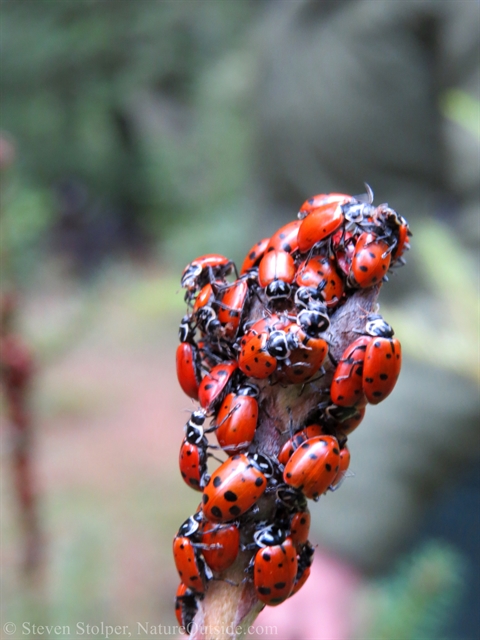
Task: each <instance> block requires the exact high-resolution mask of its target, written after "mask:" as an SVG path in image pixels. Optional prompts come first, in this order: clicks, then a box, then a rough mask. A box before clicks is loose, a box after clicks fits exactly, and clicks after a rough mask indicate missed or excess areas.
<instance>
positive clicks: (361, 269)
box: [359, 264, 368, 272]
mask: <svg viewBox="0 0 480 640" xmlns="http://www.w3.org/2000/svg"><path fill="white" fill-rule="evenodd" d="M359 269H360V271H363V272H366V271H368V267H366V266H365V265H364V264H362V265H360V266H359Z"/></svg>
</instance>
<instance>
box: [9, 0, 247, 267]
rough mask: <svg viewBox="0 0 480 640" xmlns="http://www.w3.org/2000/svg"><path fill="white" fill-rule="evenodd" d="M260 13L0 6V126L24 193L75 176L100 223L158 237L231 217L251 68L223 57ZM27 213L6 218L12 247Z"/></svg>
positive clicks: (85, 2)
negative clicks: (111, 216)
mask: <svg viewBox="0 0 480 640" xmlns="http://www.w3.org/2000/svg"><path fill="white" fill-rule="evenodd" d="M258 4H259V3H256V2H253V0H242V1H241V2H223V1H222V0H205V1H204V2H187V1H180V2H179V1H168V0H167V1H159V2H151V1H146V0H145V1H139V2H116V1H114V0H69V2H47V3H45V2H36V1H30V0H10V1H9V0H6V1H4V2H2V4H1V21H0V25H1V26H0V28H1V50H0V60H1V74H0V91H1V94H2V102H3V104H2V120H1V127H2V128H3V129H5V130H6V131H8V132H9V133H11V134H12V136H13V137H14V139H15V140H16V142H17V146H18V157H19V165H20V166H19V167H17V172H18V173H20V175H22V176H23V178H24V180H25V184H26V185H32V184H33V185H36V186H37V187H39V188H41V189H43V188H44V187H51V186H52V185H54V186H57V187H58V186H59V185H62V183H63V182H64V181H66V180H72V179H73V180H76V181H78V182H79V183H80V184H81V185H83V186H85V188H86V189H87V191H88V194H89V197H90V198H91V200H92V201H93V202H95V201H97V200H100V205H99V206H97V209H98V212H97V215H98V216H100V215H102V214H103V213H104V210H105V209H106V208H108V206H110V207H114V208H115V209H116V211H117V215H118V216H119V217H120V218H123V219H125V218H127V219H132V218H133V219H134V221H135V224H138V225H139V226H140V228H141V229H143V230H144V231H146V232H147V233H148V234H153V235H154V236H156V237H162V238H163V237H164V236H165V234H167V235H168V234H169V232H170V229H171V227H173V228H174V229H175V230H178V228H179V225H181V223H182V222H185V221H186V220H187V219H188V220H189V227H190V233H191V232H192V228H194V227H195V226H198V228H200V227H201V225H200V224H198V222H199V221H200V222H201V219H202V217H204V216H207V217H208V215H209V213H210V212H212V211H213V210H214V209H218V208H219V207H220V206H222V207H223V208H224V209H226V210H227V213H228V210H231V211H232V215H235V213H236V212H234V210H233V208H232V207H231V205H230V202H231V200H232V199H233V198H234V197H236V196H237V194H238V192H239V181H240V182H241V179H242V177H243V174H242V170H241V165H242V160H241V158H242V157H243V156H242V152H243V150H244V142H245V140H246V139H248V136H247V137H246V136H245V132H244V131H243V127H244V123H243V122H242V119H241V117H240V111H241V104H239V101H238V95H239V94H238V90H239V88H240V90H241V89H242V86H243V85H242V83H243V82H244V80H243V78H244V77H245V72H246V71H248V69H247V67H246V66H245V65H244V64H243V66H242V62H240V63H238V62H237V61H236V59H235V56H233V57H231V58H230V59H229V58H228V56H227V57H225V54H226V53H231V52H232V51H234V50H235V47H236V45H237V44H238V43H239V42H240V41H241V37H242V34H243V33H244V32H245V29H246V28H247V26H248V24H249V21H250V19H251V17H252V15H253V12H254V10H255V9H256V7H257V6H258ZM239 65H240V66H239ZM247 75H248V74H247ZM243 162H244V161H243ZM22 188H25V189H26V190H27V191H28V190H31V187H30V186H25V187H23V185H22ZM30 195H31V194H30ZM28 197H30V196H23V195H22V196H21V197H20V198H19V202H18V203H17V204H15V205H13V204H12V206H15V208H16V210H17V209H18V208H19V207H20V208H22V207H23V206H24V202H23V200H25V198H27V199H28ZM51 204H52V205H53V204H55V203H51ZM57 207H58V204H57ZM25 215H26V216H28V215H29V214H28V213H27V214H25ZM22 217H23V214H22V215H21V216H20V217H17V215H16V213H11V214H10V216H9V219H8V223H9V225H11V224H12V223H14V222H15V221H17V222H18V227H19V228H18V229H14V230H13V231H12V233H11V235H14V236H15V237H18V236H19V235H20V236H21V231H22V229H23V228H24V223H23V222H20V220H21V218H22ZM37 217H38V218H39V221H38V222H36V223H35V227H36V229H37V230H40V229H43V227H44V226H45V223H47V224H49V223H50V221H51V220H50V218H51V211H49V210H48V209H47V208H45V207H44V206H39V207H38V212H37ZM29 219H30V218H29ZM191 221H193V225H192V224H191ZM196 223H197V225H196ZM32 232H33V231H32ZM24 248H25V249H27V248H28V245H25V247H24ZM172 253H173V252H172ZM183 261H184V258H181V259H180V260H179V262H178V264H181V262H183Z"/></svg>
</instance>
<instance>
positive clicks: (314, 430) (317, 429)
mask: <svg viewBox="0 0 480 640" xmlns="http://www.w3.org/2000/svg"><path fill="white" fill-rule="evenodd" d="M321 435H324V432H323V427H321V426H320V425H319V424H310V425H308V426H307V427H305V428H304V429H302V430H301V431H298V432H297V433H295V434H294V435H293V436H292V437H291V438H289V439H288V440H287V441H286V442H285V444H284V445H283V447H282V448H281V449H280V453H279V454H278V461H279V462H280V464H283V465H285V464H287V462H288V459H289V458H290V456H291V455H292V453H293V452H294V451H295V450H296V449H298V447H299V446H300V445H301V444H302V443H304V442H305V440H308V439H309V438H313V437H314V436H321Z"/></svg>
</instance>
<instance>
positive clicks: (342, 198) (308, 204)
mask: <svg viewBox="0 0 480 640" xmlns="http://www.w3.org/2000/svg"><path fill="white" fill-rule="evenodd" d="M352 199H353V198H352V196H348V195H347V194H346V193H319V194H318V195H316V196H313V197H312V198H309V199H308V200H305V202H304V203H303V204H302V206H301V207H300V211H299V212H298V214H297V215H298V218H299V220H303V219H304V218H306V217H307V216H308V215H309V214H310V213H312V211H314V210H315V209H318V207H320V206H322V205H326V204H332V203H336V204H340V205H341V204H345V203H347V202H350V201H351V200H352Z"/></svg>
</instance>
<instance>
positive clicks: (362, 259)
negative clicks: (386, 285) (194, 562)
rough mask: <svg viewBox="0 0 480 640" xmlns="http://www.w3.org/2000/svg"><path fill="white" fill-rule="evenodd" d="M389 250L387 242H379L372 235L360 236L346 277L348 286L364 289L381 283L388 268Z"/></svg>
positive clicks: (367, 233) (364, 234)
mask: <svg viewBox="0 0 480 640" xmlns="http://www.w3.org/2000/svg"><path fill="white" fill-rule="evenodd" d="M389 249H390V248H389V245H388V244H387V242H385V241H384V240H379V239H378V238H377V236H376V235H375V234H374V233H369V232H364V233H362V234H360V236H359V238H358V240H357V243H356V245H355V253H354V254H353V258H352V265H351V268H350V274H349V276H348V282H349V284H350V285H351V286H358V287H360V288H362V289H365V288H366V287H371V286H373V285H374V284H377V283H379V282H381V281H382V279H383V278H384V277H385V276H386V273H387V271H388V268H389V266H390V261H391V254H390V250H389Z"/></svg>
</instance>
